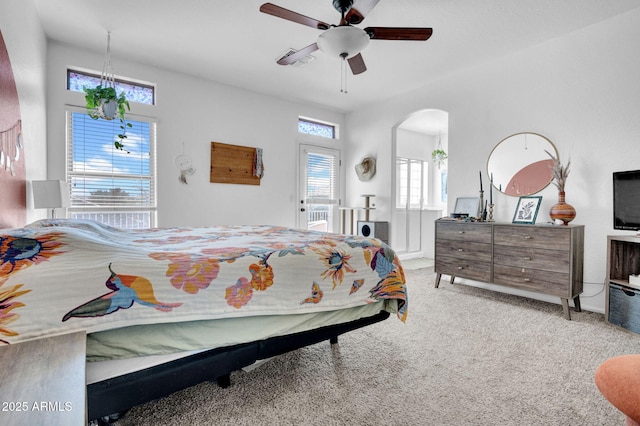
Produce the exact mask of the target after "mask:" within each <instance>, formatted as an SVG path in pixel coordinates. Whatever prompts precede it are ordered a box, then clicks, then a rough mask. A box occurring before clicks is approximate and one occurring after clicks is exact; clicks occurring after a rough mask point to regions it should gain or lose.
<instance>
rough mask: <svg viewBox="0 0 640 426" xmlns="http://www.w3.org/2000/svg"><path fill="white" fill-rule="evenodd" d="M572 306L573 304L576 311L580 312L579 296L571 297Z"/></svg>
mask: <svg viewBox="0 0 640 426" xmlns="http://www.w3.org/2000/svg"><path fill="white" fill-rule="evenodd" d="M573 306H575V311H576V312H582V308H580V296H579V295H578V296H576V297H574V298H573Z"/></svg>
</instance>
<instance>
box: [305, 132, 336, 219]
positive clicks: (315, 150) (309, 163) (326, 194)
mask: <svg viewBox="0 0 640 426" xmlns="http://www.w3.org/2000/svg"><path fill="white" fill-rule="evenodd" d="M299 162H300V165H299V167H298V170H299V179H298V180H299V191H298V192H299V199H298V227H299V228H302V229H314V230H318V231H328V232H335V231H336V228H337V223H336V220H338V217H339V216H338V206H339V204H340V194H339V192H340V150H338V149H331V148H322V147H317V146H313V145H304V144H301V145H300V160H299Z"/></svg>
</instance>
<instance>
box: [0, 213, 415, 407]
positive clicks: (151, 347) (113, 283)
mask: <svg viewBox="0 0 640 426" xmlns="http://www.w3.org/2000/svg"><path fill="white" fill-rule="evenodd" d="M0 247H1V248H2V250H1V252H0V344H12V343H17V342H21V341H26V340H32V339H37V338H40V337H44V336H51V335H56V334H63V333H68V332H72V331H85V332H86V333H87V405H88V418H89V419H96V418H99V417H103V416H108V415H111V414H114V413H120V412H123V411H126V410H127V409H128V408H130V407H132V406H135V405H138V404H141V403H144V402H147V401H151V400H154V399H157V398H160V397H162V396H166V395H168V394H170V393H172V392H175V391H177V390H180V389H183V388H185V387H188V386H191V385H194V384H197V383H199V382H202V381H205V380H217V381H218V383H219V384H221V385H223V386H226V385H228V384H229V377H230V376H229V374H230V373H231V372H233V371H236V370H239V369H241V368H244V367H246V366H250V365H251V364H253V363H255V362H257V361H259V360H264V359H268V358H270V357H273V356H276V355H279V354H282V353H284V352H287V351H290V350H294V349H297V348H300V347H303V346H306V345H310V344H314V343H317V342H320V341H323V340H330V341H332V342H335V341H336V339H337V336H338V335H340V334H342V333H345V332H348V331H351V330H354V329H357V328H360V327H364V326H367V325H370V324H373V323H375V322H379V321H382V320H385V319H386V318H387V317H389V316H390V314H394V315H395V316H397V317H398V318H399V319H400V320H401V321H404V320H405V319H406V317H407V313H408V305H407V302H408V300H407V292H406V287H405V279H404V272H403V270H402V266H401V265H400V262H399V260H398V258H397V256H396V255H395V253H394V252H393V250H392V249H391V248H390V247H388V246H387V245H386V244H384V243H383V242H381V241H380V240H377V239H374V238H365V237H358V236H347V235H340V234H331V233H324V232H318V231H303V230H298V229H291V228H284V227H278V226H213V227H206V228H187V227H184V228H164V229H148V230H121V229H116V228H111V227H108V226H106V225H103V224H100V223H98V222H94V221H89V220H67V219H50V220H41V221H37V222H35V223H33V224H30V225H28V226H26V227H24V228H19V229H9V230H7V229H5V230H2V231H1V232H0Z"/></svg>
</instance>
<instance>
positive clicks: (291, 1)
mask: <svg viewBox="0 0 640 426" xmlns="http://www.w3.org/2000/svg"><path fill="white" fill-rule="evenodd" d="M33 1H34V3H35V5H36V8H37V10H38V13H39V16H40V20H41V21H42V25H43V28H44V31H45V33H46V35H47V37H48V38H50V39H54V40H57V41H60V42H63V43H66V44H70V45H75V46H78V47H81V48H86V49H90V50H93V51H95V52H98V53H101V54H104V51H105V48H106V38H107V37H106V36H107V31H110V32H111V53H112V59H113V65H114V70H115V72H116V74H118V62H117V60H118V58H122V59H127V60H134V61H137V62H141V63H144V64H148V65H153V66H157V67H161V68H165V69H169V70H173V71H178V72H183V73H187V74H191V75H195V76H198V77H202V78H206V79H211V80H215V81H218V82H222V83H226V84H229V85H233V86H238V87H243V88H246V89H249V90H253V91H257V92H261V93H265V94H269V95H273V96H278V97H282V98H285V99H290V100H300V101H304V102H311V103H315V104H318V105H322V106H325V107H329V108H332V109H336V110H339V111H343V112H349V111H352V110H354V109H358V108H361V107H364V106H366V105H371V104H374V103H376V102H383V101H384V100H385V99H387V98H389V97H392V96H394V95H397V94H400V93H405V92H409V91H411V90H413V89H415V88H417V87H420V86H422V85H424V84H425V83H427V82H429V81H432V80H435V79H438V78H441V77H442V76H445V75H447V74H448V73H452V72H455V71H456V70H459V69H462V68H466V67H471V66H473V65H474V64H477V63H480V62H483V61H486V60H488V59H490V58H493V57H498V56H502V55H506V54H508V53H510V52H513V51H517V50H520V49H523V48H526V47H528V46H531V45H534V44H537V43H541V42H543V41H545V40H548V39H552V38H555V37H558V36H561V35H563V34H566V33H569V32H571V31H574V30H576V29H579V28H582V27H585V26H588V25H591V24H594V23H596V22H598V21H601V20H605V19H608V18H610V17H612V16H614V15H617V14H620V13H624V12H625V11H628V10H631V9H635V8H638V7H640V1H638V0H606V1H605V0H481V1H479V0H381V1H380V3H379V4H378V5H377V6H376V7H375V8H374V9H373V10H372V11H371V12H370V13H369V14H368V15H367V17H366V19H365V20H364V22H362V23H361V24H360V25H358V26H359V27H361V28H365V27H367V26H390V27H391V26H406V27H432V28H433V30H434V33H433V36H432V37H431V38H430V39H429V40H428V41H426V42H417V41H386V40H372V41H371V43H369V46H368V47H367V48H366V49H365V50H364V51H363V52H362V55H363V57H364V60H365V63H366V65H367V68H368V70H367V71H366V72H365V73H363V74H360V75H357V76H353V75H351V74H349V75H348V80H347V85H348V93H347V94H343V93H340V60H339V59H336V58H331V57H328V56H327V55H326V54H325V53H323V52H321V51H316V52H315V53H314V54H313V55H314V56H315V60H313V61H311V62H309V63H308V64H305V65H302V66H281V65H277V64H276V62H275V61H276V59H278V58H279V57H281V56H282V55H283V54H284V53H285V52H286V51H287V49H289V48H294V49H301V48H303V47H305V46H307V45H309V44H311V43H313V42H315V41H316V38H317V36H318V35H319V34H320V33H321V30H317V29H314V28H310V27H307V26H303V25H300V24H296V23H293V22H290V21H285V20H283V19H278V18H276V17H273V16H270V15H266V14H263V13H260V12H259V10H258V9H259V7H260V5H261V4H262V3H264V1H263V0H241V1H237V0H236V1H231V0H225V1H222V0H181V1H177V0H171V1H169V0H109V1H108V2H105V1H98V0H33ZM272 3H275V4H277V5H279V6H282V7H284V8H287V9H290V10H293V11H296V12H298V13H301V14H303V15H306V16H309V17H312V18H315V19H318V20H321V21H325V22H328V23H330V24H338V22H339V18H340V17H339V14H338V12H337V11H336V10H335V9H334V8H333V5H332V1H331V0H313V1H312V0H305V1H300V0H275V1H272ZM75 65H79V66H83V65H85V64H75ZM128 77H131V78H140V79H144V76H128ZM414 130H415V129H414ZM431 131H433V129H432V130H431Z"/></svg>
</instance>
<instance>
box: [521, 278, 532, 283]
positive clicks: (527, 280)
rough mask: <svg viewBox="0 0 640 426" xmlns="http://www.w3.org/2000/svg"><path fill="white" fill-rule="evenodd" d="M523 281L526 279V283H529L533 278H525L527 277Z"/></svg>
mask: <svg viewBox="0 0 640 426" xmlns="http://www.w3.org/2000/svg"><path fill="white" fill-rule="evenodd" d="M522 281H524V282H525V283H528V282H530V281H531V278H525V279H523V280H522Z"/></svg>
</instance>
